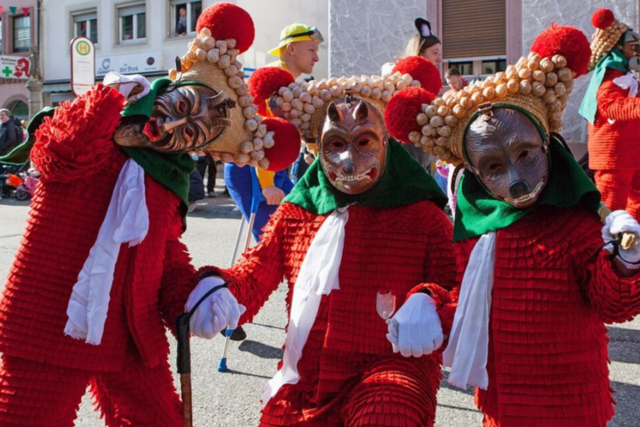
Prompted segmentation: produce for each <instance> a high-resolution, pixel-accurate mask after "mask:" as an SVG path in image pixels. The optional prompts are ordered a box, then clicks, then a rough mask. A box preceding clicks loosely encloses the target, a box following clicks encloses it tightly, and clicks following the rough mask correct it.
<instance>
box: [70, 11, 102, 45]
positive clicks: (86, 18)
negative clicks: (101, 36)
mask: <svg viewBox="0 0 640 427" xmlns="http://www.w3.org/2000/svg"><path fill="white" fill-rule="evenodd" d="M73 36H74V37H86V38H88V39H89V40H91V41H92V42H93V43H94V44H97V43H98V15H97V13H96V12H93V13H85V14H82V15H74V16H73Z"/></svg>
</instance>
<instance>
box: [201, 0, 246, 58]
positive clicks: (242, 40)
mask: <svg viewBox="0 0 640 427" xmlns="http://www.w3.org/2000/svg"><path fill="white" fill-rule="evenodd" d="M204 27H206V28H208V29H209V30H210V31H211V36H212V37H213V38H214V39H216V40H226V39H235V40H236V49H238V51H239V52H240V53H243V52H246V51H247V49H249V48H250V47H251V45H252V44H253V39H254V38H255V36H256V29H255V27H254V26H253V19H251V16H250V15H249V14H248V13H247V11H246V10H244V9H243V8H241V7H238V6H236V5H235V4H232V3H216V4H214V5H213V6H209V7H208V8H206V9H205V10H203V11H202V13H201V14H200V17H199V18H198V23H197V24H196V31H197V32H198V33H199V32H200V30H201V29H202V28H204Z"/></svg>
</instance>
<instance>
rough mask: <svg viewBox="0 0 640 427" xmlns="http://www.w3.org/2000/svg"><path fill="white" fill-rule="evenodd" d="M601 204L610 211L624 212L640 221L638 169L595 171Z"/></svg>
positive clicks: (639, 180)
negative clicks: (600, 194) (620, 210)
mask: <svg viewBox="0 0 640 427" xmlns="http://www.w3.org/2000/svg"><path fill="white" fill-rule="evenodd" d="M595 177H596V186H597V187H598V190H600V193H602V202H603V203H604V204H605V205H607V206H609V208H610V209H611V210H612V211H615V210H619V209H622V210H626V211H627V212H629V214H630V215H631V216H632V217H634V218H635V219H637V220H638V221H640V169H622V170H602V171H595Z"/></svg>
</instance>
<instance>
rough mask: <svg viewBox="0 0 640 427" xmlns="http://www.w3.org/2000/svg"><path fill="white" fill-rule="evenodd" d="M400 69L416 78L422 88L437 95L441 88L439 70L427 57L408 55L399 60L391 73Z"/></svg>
mask: <svg viewBox="0 0 640 427" xmlns="http://www.w3.org/2000/svg"><path fill="white" fill-rule="evenodd" d="M396 71H400V72H401V73H402V74H409V75H410V76H411V77H412V78H413V79H414V80H418V81H419V82H420V85H421V86H422V88H423V89H425V90H426V91H427V92H431V93H432V94H434V95H437V94H438V93H439V92H440V89H442V78H441V77H440V71H438V68H437V67H436V66H435V65H433V64H432V63H431V61H429V60H428V59H427V58H423V57H422V56H408V57H406V58H403V59H401V60H399V61H398V62H397V63H396V66H395V67H394V68H393V71H392V73H395V72H396Z"/></svg>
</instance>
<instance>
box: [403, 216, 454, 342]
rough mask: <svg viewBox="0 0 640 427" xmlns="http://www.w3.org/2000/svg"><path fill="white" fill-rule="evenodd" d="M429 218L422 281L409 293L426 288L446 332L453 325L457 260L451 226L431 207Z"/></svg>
mask: <svg viewBox="0 0 640 427" xmlns="http://www.w3.org/2000/svg"><path fill="white" fill-rule="evenodd" d="M433 208H434V209H433V213H430V214H429V215H428V217H429V227H430V230H429V248H428V250H427V252H426V254H425V259H424V262H425V272H426V274H425V279H426V280H425V283H422V284H420V285H418V286H416V287H415V288H413V289H412V290H411V291H410V292H409V295H407V297H408V296H410V295H412V294H414V293H416V292H424V291H428V292H429V293H430V294H431V297H432V298H433V299H434V300H435V302H436V307H437V309H438V314H439V315H440V322H441V324H442V330H443V333H444V334H445V335H448V334H449V332H450V331H451V326H452V325H453V316H454V313H455V310H456V306H457V301H458V298H457V297H456V296H455V295H452V292H454V293H455V294H457V291H458V288H459V286H458V281H457V280H456V259H455V255H454V248H453V243H452V234H453V227H452V225H451V222H450V221H449V219H448V218H447V217H446V216H445V214H444V213H443V212H442V211H440V210H439V209H437V208H436V207H435V205H434V206H433Z"/></svg>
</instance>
